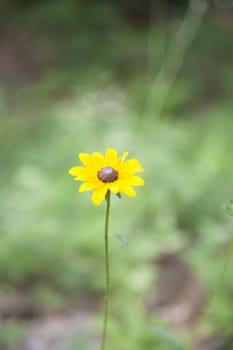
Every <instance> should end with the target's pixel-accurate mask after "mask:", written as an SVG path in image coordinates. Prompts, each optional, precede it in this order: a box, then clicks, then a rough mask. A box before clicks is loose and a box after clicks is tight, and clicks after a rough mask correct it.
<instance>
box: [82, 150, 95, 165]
mask: <svg viewBox="0 0 233 350" xmlns="http://www.w3.org/2000/svg"><path fill="white" fill-rule="evenodd" d="M79 159H80V161H81V162H82V163H83V164H84V165H85V166H86V167H92V166H93V161H92V157H91V155H90V154H88V153H79Z"/></svg>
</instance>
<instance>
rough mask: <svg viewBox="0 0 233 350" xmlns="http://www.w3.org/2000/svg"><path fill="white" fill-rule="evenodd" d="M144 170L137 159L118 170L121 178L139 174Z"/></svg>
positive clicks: (131, 160) (129, 161) (122, 165)
mask: <svg viewBox="0 0 233 350" xmlns="http://www.w3.org/2000/svg"><path fill="white" fill-rule="evenodd" d="M143 170H144V169H143V168H142V167H141V165H140V163H139V161H138V160H137V159H130V160H127V161H126V162H124V163H122V164H121V166H120V167H119V169H118V171H119V176H121V177H124V176H128V175H132V174H134V173H138V172H140V171H143Z"/></svg>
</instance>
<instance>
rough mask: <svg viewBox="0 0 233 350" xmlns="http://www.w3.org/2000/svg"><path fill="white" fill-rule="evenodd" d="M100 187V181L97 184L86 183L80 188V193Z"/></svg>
mask: <svg viewBox="0 0 233 350" xmlns="http://www.w3.org/2000/svg"><path fill="white" fill-rule="evenodd" d="M99 185H100V183H98V181H96V182H84V183H83V184H82V185H81V186H80V187H79V192H84V191H88V190H94V189H95V188H97V187H98V186H99Z"/></svg>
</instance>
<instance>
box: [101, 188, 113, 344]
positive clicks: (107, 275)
mask: <svg viewBox="0 0 233 350" xmlns="http://www.w3.org/2000/svg"><path fill="white" fill-rule="evenodd" d="M105 198H106V214H105V226H104V250H105V278H106V280H105V298H104V321H103V331H102V339H101V350H105V345H106V335H107V325H108V315H109V290H110V272H109V242H108V227H109V214H110V200H111V193H110V191H108V192H107V193H106V197H105Z"/></svg>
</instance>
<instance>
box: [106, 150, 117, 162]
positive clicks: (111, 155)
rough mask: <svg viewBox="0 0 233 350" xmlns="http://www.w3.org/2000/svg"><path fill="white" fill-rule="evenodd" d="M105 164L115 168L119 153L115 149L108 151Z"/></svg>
mask: <svg viewBox="0 0 233 350" xmlns="http://www.w3.org/2000/svg"><path fill="white" fill-rule="evenodd" d="M105 162H106V164H105V165H106V166H111V167H114V165H115V164H116V162H117V151H116V150H115V149H113V148H108V149H107V150H106V156H105Z"/></svg>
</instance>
